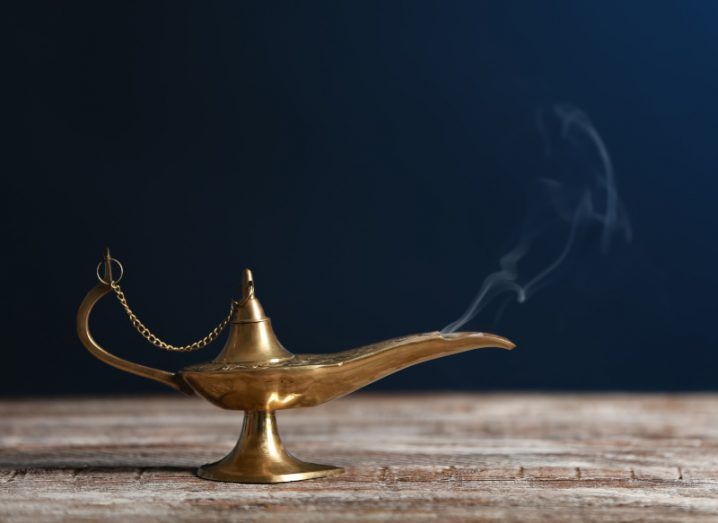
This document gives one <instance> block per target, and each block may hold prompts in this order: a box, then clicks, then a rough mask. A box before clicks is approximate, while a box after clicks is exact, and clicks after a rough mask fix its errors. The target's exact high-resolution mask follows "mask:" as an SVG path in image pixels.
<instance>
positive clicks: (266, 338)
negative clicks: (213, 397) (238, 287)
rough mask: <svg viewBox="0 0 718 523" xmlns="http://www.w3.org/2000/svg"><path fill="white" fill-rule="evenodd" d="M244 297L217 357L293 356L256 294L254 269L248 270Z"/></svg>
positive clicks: (239, 359) (229, 360)
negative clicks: (283, 343) (283, 344)
mask: <svg viewBox="0 0 718 523" xmlns="http://www.w3.org/2000/svg"><path fill="white" fill-rule="evenodd" d="M242 294H243V298H242V300H241V301H240V302H239V303H238V304H237V307H236V308H235V311H234V314H233V315H232V320H231V322H230V328H229V338H228V339H227V343H226V344H225V345H224V348H223V349H222V352H221V353H220V354H219V356H217V357H216V358H215V360H214V361H219V362H224V363H262V362H266V363H274V362H277V361H282V360H287V359H289V358H293V357H294V355H293V354H292V353H291V352H289V351H288V350H287V349H285V348H284V347H283V346H282V344H281V343H279V340H278V339H277V336H276V335H275V334H274V329H272V323H271V321H270V320H269V318H268V317H267V316H266V315H265V314H264V308H263V307H262V304H261V303H260V302H259V300H258V299H257V297H256V296H255V294H254V278H253V277H252V271H250V270H249V269H245V270H244V278H243V281H242Z"/></svg>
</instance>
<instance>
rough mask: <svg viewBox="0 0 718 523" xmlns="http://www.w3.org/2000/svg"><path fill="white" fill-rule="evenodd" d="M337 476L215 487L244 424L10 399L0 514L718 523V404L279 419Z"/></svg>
mask: <svg viewBox="0 0 718 523" xmlns="http://www.w3.org/2000/svg"><path fill="white" fill-rule="evenodd" d="M278 418H279V426H280V430H281V432H282V436H283V439H284V441H285V444H286V446H287V447H288V448H289V449H290V450H291V451H292V452H293V453H294V454H296V455H297V456H299V457H301V458H305V459H308V460H314V461H319V462H324V463H331V464H335V465H341V466H343V467H345V468H346V469H347V473H346V474H345V475H343V476H340V477H337V478H328V479H322V480H314V481H305V482H297V483H286V484H281V485H239V484H227V483H214V482H208V481H204V480H200V479H198V478H196V477H195V476H194V474H193V470H194V468H195V467H196V466H198V465H200V464H202V463H205V462H209V461H213V460H216V459H217V458H219V457H221V456H222V455H224V454H225V453H226V452H227V451H228V450H229V449H230V448H231V447H232V445H233V444H234V441H235V439H236V437H237V433H238V431H239V427H240V425H241V419H242V418H241V413H234V412H228V411H222V410H220V409H216V408H214V407H212V406H210V405H208V404H205V403H203V402H202V401H200V400H196V399H191V398H182V397H152V398H119V399H117V398H116V399H102V398H98V399H72V398H60V399H53V400H6V401H2V402H0V521H20V522H24V521H99V520H103V521H107V520H111V521H112V520H117V521H125V520H127V519H131V518H141V519H150V520H156V521H170V520H171V521H227V520H230V521H231V520H241V521H281V520H287V521H289V520H291V521H408V520H410V521H437V520H439V521H466V520H485V521H495V520H503V521H575V520H589V521H617V520H633V521H641V520H646V521H687V520H694V521H716V520H718V395H712V394H685V395H665V394H663V395H659V394H648V395H625V394H601V395H598V394H580V395H577V394H571V395H568V394H564V395H561V394H542V395H530V394H412V395H366V394H365V395H355V396H351V397H349V398H344V399H342V400H338V401H336V402H333V403H330V404H327V405H323V406H320V407H316V408H313V409H302V410H294V411H285V412H280V413H278Z"/></svg>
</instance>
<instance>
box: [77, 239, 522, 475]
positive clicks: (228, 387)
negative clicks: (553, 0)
mask: <svg viewBox="0 0 718 523" xmlns="http://www.w3.org/2000/svg"><path fill="white" fill-rule="evenodd" d="M111 265H112V258H111V257H110V253H109V251H107V252H106V253H105V258H104V266H105V276H104V279H103V278H99V279H100V282H99V283H98V285H96V286H95V287H94V288H93V289H92V290H90V292H89V293H88V294H87V296H86V297H85V299H84V300H83V301H82V303H81V304H80V308H79V310H78V313H77V331H78V335H79V337H80V341H82V343H83V345H85V347H86V348H87V349H88V350H89V351H90V352H91V353H92V354H93V355H94V356H95V357H97V358H98V359H100V360H102V361H104V362H105V363H108V364H109V365H112V366H114V367H116V368H118V369H120V370H124V371H126V372H130V373H132V374H136V375H138V376H142V377H145V378H149V379H152V380H155V381H159V382H160V383H164V384H165V385H168V386H170V387H172V388H174V389H177V390H180V391H182V392H185V393H187V394H193V393H196V394H198V395H200V396H202V397H203V398H205V399H206V400H208V401H210V402H211V403H213V404H214V405H217V406H218V407H222V408H223V409H231V410H243V411H245V416H244V424H243V426H242V431H241V434H240V437H239V440H238V442H237V444H236V446H235V447H234V449H233V450H232V452H230V454H228V455H227V456H226V457H224V458H223V459H221V460H220V461H217V462H216V463H211V464H208V465H204V466H202V467H200V469H199V470H198V471H197V474H198V475H199V476H200V477H202V478H205V479H211V480H216V481H230V482H238V483H280V482H285V481H298V480H304V479H313V478H319V477H324V476H331V475H335V474H339V473H341V472H342V471H343V469H341V468H340V467H334V466H331V465H319V464H315V463H308V462H305V461H301V460H299V459H297V458H295V457H294V456H292V455H291V454H289V452H287V451H286V450H285V449H284V446H283V445H282V442H281V440H280V439H279V433H278V431H277V424H276V418H275V411H277V410H281V409H291V408H297V407H312V406H314V405H319V404H321V403H325V402H327V401H330V400H333V399H336V398H339V397H341V396H344V395H346V394H349V393H351V392H353V391H356V390H358V389H361V388H362V387H364V386H366V385H368V384H369V383H372V382H374V381H376V380H379V379H381V378H383V377H385V376H388V375H389V374H392V373H394V372H397V371H399V370H401V369H404V368H406V367H409V366H411V365H416V364H417V363H422V362H425V361H429V360H432V359H436V358H440V357H443V356H448V355H450V354H456V353H459V352H464V351H468V350H472V349H481V348H488V347H496V348H502V349H513V348H514V344H513V343H511V342H510V341H509V340H507V339H506V338H503V337H501V336H497V335H495V334H488V333H481V332H456V333H452V334H441V333H439V332H428V333H423V334H412V335H409V336H404V337H401V338H395V339H392V340H387V341H382V342H379V343H374V344H371V345H367V346H364V347H360V348H357V349H351V350H347V351H343V352H337V353H332V354H296V355H295V354H292V353H291V352H289V351H288V350H287V349H285V348H284V347H283V346H282V344H281V343H280V342H279V340H278V339H277V337H276V335H275V334H274V330H273V329H272V325H271V322H270V319H269V318H268V317H267V316H266V315H265V313H264V309H263V308H262V305H261V304H260V302H259V300H258V299H257V297H256V295H255V285H254V278H253V276H252V273H251V271H249V270H245V271H244V278H243V284H242V291H243V292H242V293H243V298H242V300H241V301H239V302H235V303H234V305H233V307H232V311H231V319H230V320H229V336H228V338H227V342H226V343H225V345H224V348H223V349H222V351H221V352H220V354H219V355H218V356H217V357H216V358H215V359H214V360H213V361H211V362H208V363H200V364H196V365H190V366H188V367H185V368H184V369H182V370H180V371H178V372H168V371H164V370H159V369H154V368H151V367H146V366H144V365H139V364H137V363H132V362H130V361H127V360H124V359H122V358H119V357H117V356H115V355H113V354H111V353H109V352H108V351H107V350H105V349H104V348H102V347H101V346H100V345H99V344H98V343H97V342H96V341H95V340H94V338H93V337H92V335H91V334H90V329H89V317H90V314H91V313H92V309H93V307H94V306H95V304H96V303H97V302H98V301H99V300H100V299H102V298H103V297H104V296H105V295H107V294H108V293H110V292H112V290H113V283H115V282H113V280H112V266H111ZM108 282H109V283H108ZM140 332H141V331H140ZM141 333H142V332H141ZM143 335H144V333H143ZM145 337H146V336H145ZM148 339H149V338H148ZM150 341H151V340H150Z"/></svg>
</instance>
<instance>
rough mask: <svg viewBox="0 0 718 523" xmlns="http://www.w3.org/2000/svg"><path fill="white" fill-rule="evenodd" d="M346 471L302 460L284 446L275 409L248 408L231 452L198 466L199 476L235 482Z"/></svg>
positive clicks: (293, 478) (280, 480) (278, 480)
mask: <svg viewBox="0 0 718 523" xmlns="http://www.w3.org/2000/svg"><path fill="white" fill-rule="evenodd" d="M342 472H344V469H342V468H340V467H334V466H332V465H320V464H317V463H307V462H306V461H302V460H299V459H297V458H295V457H294V456H292V455H291V454H290V453H289V452H287V451H286V450H285V449H284V447H283V446H282V442H281V440H280V439H279V433H278V432H277V422H276V419H275V417H274V413H273V412H247V413H245V415H244V424H243V426H242V434H241V435H240V437H239V441H237V445H236V446H235V447H234V449H233V450H232V452H230V453H229V454H228V455H227V456H225V457H224V458H223V459H221V460H220V461H217V462H215V463H210V464H208V465H203V466H202V467H200V468H199V469H198V470H197V475H198V476H199V477H200V478H204V479H210V480H213V481H229V482H234V483H284V482H287V481H301V480H305V479H315V478H321V477H325V476H335V475H337V474H341V473H342Z"/></svg>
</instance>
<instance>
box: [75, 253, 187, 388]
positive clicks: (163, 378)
mask: <svg viewBox="0 0 718 523" xmlns="http://www.w3.org/2000/svg"><path fill="white" fill-rule="evenodd" d="M104 262H105V277H106V278H107V281H109V282H111V281H112V271H111V267H110V264H111V263H112V262H111V258H110V256H109V251H108V252H107V253H106V255H105V260H104ZM111 291H112V287H111V286H110V285H109V284H107V283H104V282H102V281H101V282H100V283H98V284H97V285H96V286H95V287H93V288H92V289H91V290H90V292H88V293H87V296H85V299H84V300H82V303H80V307H79V309H78V310H77V335H78V336H79V338H80V341H81V342H82V344H83V345H84V346H85V348H86V349H87V350H88V351H90V354H92V355H93V356H94V357H96V358H97V359H99V360H100V361H103V362H104V363H107V364H108V365H112V366H113V367H115V368H117V369H120V370H122V371H125V372H129V373H130V374H135V375H137V376H142V377H143V378H148V379H151V380H154V381H159V382H160V383H163V384H165V385H167V386H168V387H172V388H173V389H175V390H178V391H180V392H184V393H185V394H189V395H192V394H193V393H194V392H193V391H192V389H191V388H190V387H189V386H188V385H187V384H186V383H185V381H184V380H183V379H182V378H181V376H180V375H179V374H178V373H176V372H168V371H166V370H160V369H155V368H153V367H147V366H145V365H140V364H139V363H133V362H131V361H127V360H125V359H122V358H120V357H118V356H115V355H114V354H112V353H110V352H109V351H107V350H106V349H104V348H103V347H102V346H101V345H100V344H99V343H97V342H96V341H95V339H94V338H93V337H92V334H91V333H90V314H92V309H93V308H94V307H95V305H96V304H97V302H98V301H100V300H101V299H102V298H103V297H104V296H105V295H107V294H108V293H110V292H111Z"/></svg>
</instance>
